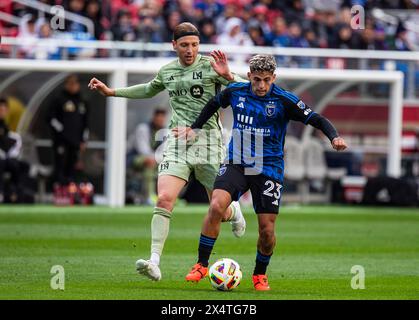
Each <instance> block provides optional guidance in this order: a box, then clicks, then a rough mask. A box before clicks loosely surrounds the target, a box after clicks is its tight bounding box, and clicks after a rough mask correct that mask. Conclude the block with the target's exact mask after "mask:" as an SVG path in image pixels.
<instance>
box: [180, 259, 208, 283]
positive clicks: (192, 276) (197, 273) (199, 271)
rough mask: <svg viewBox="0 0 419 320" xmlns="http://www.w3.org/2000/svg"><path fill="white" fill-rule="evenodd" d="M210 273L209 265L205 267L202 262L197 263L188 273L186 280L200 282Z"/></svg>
mask: <svg viewBox="0 0 419 320" xmlns="http://www.w3.org/2000/svg"><path fill="white" fill-rule="evenodd" d="M207 274H208V267H204V266H203V265H202V264H200V263H197V264H195V265H194V266H193V267H192V270H191V271H190V272H189V273H188V274H187V275H186V277H185V279H186V281H193V282H199V281H200V280H202V279H203V278H205V277H206V276H207Z"/></svg>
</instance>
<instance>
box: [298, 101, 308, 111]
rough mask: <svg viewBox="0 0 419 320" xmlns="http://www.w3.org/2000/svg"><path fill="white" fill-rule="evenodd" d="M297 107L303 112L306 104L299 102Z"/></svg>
mask: <svg viewBox="0 0 419 320" xmlns="http://www.w3.org/2000/svg"><path fill="white" fill-rule="evenodd" d="M297 106H298V108H300V109H301V110H302V109H304V108H305V107H306V105H305V104H304V102H302V101H301V100H300V101H298V102H297Z"/></svg>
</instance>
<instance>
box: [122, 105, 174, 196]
mask: <svg viewBox="0 0 419 320" xmlns="http://www.w3.org/2000/svg"><path fill="white" fill-rule="evenodd" d="M166 124H167V110H165V109H162V108H157V109H155V110H154V113H153V116H152V118H151V120H150V122H148V123H140V124H138V125H137V127H136V128H135V130H134V132H133V133H132V134H131V135H130V136H129V137H128V142H127V189H128V190H127V201H126V202H127V203H136V204H152V203H153V198H155V197H156V180H157V165H158V163H157V160H156V150H157V148H158V147H159V146H160V145H161V144H162V143H163V141H160V140H158V139H156V133H157V132H158V131H159V130H161V129H164V128H165V127H166Z"/></svg>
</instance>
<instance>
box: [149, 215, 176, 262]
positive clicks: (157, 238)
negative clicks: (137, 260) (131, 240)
mask: <svg viewBox="0 0 419 320" xmlns="http://www.w3.org/2000/svg"><path fill="white" fill-rule="evenodd" d="M170 217H171V213H170V212H169V211H168V210H166V209H163V208H158V207H155V208H154V215H153V219H151V258H150V260H151V262H152V263H155V264H157V265H159V264H160V257H161V255H162V253H163V248H164V243H165V242H166V239H167V235H168V234H169V228H170Z"/></svg>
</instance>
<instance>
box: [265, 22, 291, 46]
mask: <svg viewBox="0 0 419 320" xmlns="http://www.w3.org/2000/svg"><path fill="white" fill-rule="evenodd" d="M269 42H270V45H272V46H274V47H288V46H289V42H290V37H289V35H288V27H287V24H286V22H285V19H284V18H282V17H277V18H276V19H275V21H274V25H273V28H272V32H271V34H270V35H269Z"/></svg>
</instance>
